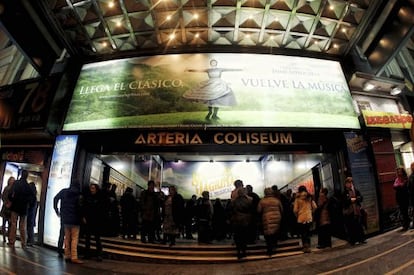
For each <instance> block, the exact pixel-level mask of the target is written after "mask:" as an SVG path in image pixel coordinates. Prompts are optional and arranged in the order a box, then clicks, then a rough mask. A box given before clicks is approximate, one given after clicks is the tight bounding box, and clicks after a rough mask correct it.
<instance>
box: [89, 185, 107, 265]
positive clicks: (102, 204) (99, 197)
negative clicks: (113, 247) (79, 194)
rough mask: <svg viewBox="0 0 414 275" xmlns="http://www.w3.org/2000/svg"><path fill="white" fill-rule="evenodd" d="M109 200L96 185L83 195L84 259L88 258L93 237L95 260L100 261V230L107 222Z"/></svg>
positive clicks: (91, 186) (90, 186)
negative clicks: (92, 237)
mask: <svg viewBox="0 0 414 275" xmlns="http://www.w3.org/2000/svg"><path fill="white" fill-rule="evenodd" d="M108 212H109V200H108V199H107V196H105V194H103V193H101V190H100V188H99V185H98V184H95V183H92V184H90V185H89V192H88V193H87V194H85V197H84V200H83V206H82V216H83V222H84V224H85V258H86V259H88V258H90V247H91V236H94V237H95V242H96V258H97V260H98V261H102V243H101V236H102V230H103V228H105V226H106V224H105V222H106V221H108V217H107V214H108Z"/></svg>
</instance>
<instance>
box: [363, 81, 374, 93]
mask: <svg viewBox="0 0 414 275" xmlns="http://www.w3.org/2000/svg"><path fill="white" fill-rule="evenodd" d="M374 88H375V85H374V84H372V83H371V82H369V81H367V82H365V83H364V85H363V86H362V89H363V90H364V91H366V92H369V91H372V90H374Z"/></svg>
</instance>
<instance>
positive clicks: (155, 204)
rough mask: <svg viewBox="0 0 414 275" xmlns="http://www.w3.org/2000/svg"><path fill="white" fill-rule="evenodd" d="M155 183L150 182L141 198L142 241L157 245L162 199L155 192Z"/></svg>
mask: <svg viewBox="0 0 414 275" xmlns="http://www.w3.org/2000/svg"><path fill="white" fill-rule="evenodd" d="M154 188H155V182H154V181H153V180H149V181H148V186H147V190H144V191H142V193H141V197H140V205H141V207H140V209H141V221H142V229H141V241H142V242H143V243H146V242H147V241H148V242H150V243H155V231H156V229H157V224H158V223H159V221H160V220H161V211H160V208H161V203H160V197H159V195H158V194H157V193H156V192H155V189H154Z"/></svg>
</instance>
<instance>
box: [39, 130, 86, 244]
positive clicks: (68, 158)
mask: <svg viewBox="0 0 414 275" xmlns="http://www.w3.org/2000/svg"><path fill="white" fill-rule="evenodd" d="M77 143H78V136H76V135H61V136H58V137H57V138H56V141H55V147H54V150H53V155H52V161H51V165H50V172H49V181H48V184H47V191H46V203H45V204H46V205H45V223H44V232H43V242H44V243H45V244H48V245H51V246H54V247H57V242H58V238H59V230H60V218H59V217H58V216H57V215H56V213H55V210H54V208H53V198H54V197H55V196H56V194H57V193H58V192H59V191H60V190H62V189H63V188H67V187H69V185H70V182H71V180H72V168H73V163H74V158H75V153H76V148H77Z"/></svg>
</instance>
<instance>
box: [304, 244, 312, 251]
mask: <svg viewBox="0 0 414 275" xmlns="http://www.w3.org/2000/svg"><path fill="white" fill-rule="evenodd" d="M303 252H304V253H311V249H310V244H308V243H305V244H303Z"/></svg>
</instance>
